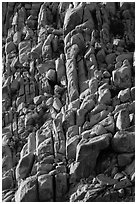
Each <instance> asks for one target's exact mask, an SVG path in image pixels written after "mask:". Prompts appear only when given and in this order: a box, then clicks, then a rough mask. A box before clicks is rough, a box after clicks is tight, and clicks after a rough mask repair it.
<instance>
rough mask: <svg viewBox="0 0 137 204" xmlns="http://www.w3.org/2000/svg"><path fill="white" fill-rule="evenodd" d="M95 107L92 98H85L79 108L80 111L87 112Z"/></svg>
mask: <svg viewBox="0 0 137 204" xmlns="http://www.w3.org/2000/svg"><path fill="white" fill-rule="evenodd" d="M94 107H95V102H94V100H93V99H92V98H90V97H86V98H85V99H84V100H83V102H82V104H81V106H80V109H86V110H87V112H89V111H91V110H92V109H93V108H94Z"/></svg>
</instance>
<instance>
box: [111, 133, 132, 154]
mask: <svg viewBox="0 0 137 204" xmlns="http://www.w3.org/2000/svg"><path fill="white" fill-rule="evenodd" d="M111 145H112V149H113V150H114V151H115V152H118V153H132V152H134V151H135V133H134V132H128V131H124V130H121V131H118V132H117V133H116V134H115V135H114V137H113V138H112V141H111Z"/></svg>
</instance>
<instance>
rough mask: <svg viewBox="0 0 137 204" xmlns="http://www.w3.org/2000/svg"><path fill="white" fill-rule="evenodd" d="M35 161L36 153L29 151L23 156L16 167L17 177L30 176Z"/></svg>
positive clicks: (18, 178)
mask: <svg viewBox="0 0 137 204" xmlns="http://www.w3.org/2000/svg"><path fill="white" fill-rule="evenodd" d="M33 163H34V154H33V153H28V154H27V155H25V156H24V157H22V158H21V159H20V161H19V163H18V165H17V167H16V179H17V180H18V181H19V180H20V179H24V178H26V177H28V176H29V174H30V172H31V169H32V166H33Z"/></svg>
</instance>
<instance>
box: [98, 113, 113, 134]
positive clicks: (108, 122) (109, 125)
mask: <svg viewBox="0 0 137 204" xmlns="http://www.w3.org/2000/svg"><path fill="white" fill-rule="evenodd" d="M99 125H102V126H103V127H104V128H105V130H106V131H108V132H111V133H114V132H115V121H114V117H113V116H111V115H108V117H106V118H105V119H103V120H102V121H100V122H99Z"/></svg>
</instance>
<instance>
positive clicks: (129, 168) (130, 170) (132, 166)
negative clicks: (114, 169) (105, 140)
mask: <svg viewBox="0 0 137 204" xmlns="http://www.w3.org/2000/svg"><path fill="white" fill-rule="evenodd" d="M124 172H125V173H126V174H127V175H128V176H129V178H130V179H131V181H132V182H133V183H134V182H135V160H133V161H132V162H131V163H130V164H129V165H127V166H126V168H125V169H124Z"/></svg>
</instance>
